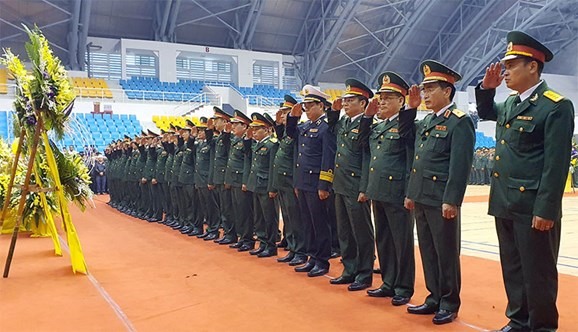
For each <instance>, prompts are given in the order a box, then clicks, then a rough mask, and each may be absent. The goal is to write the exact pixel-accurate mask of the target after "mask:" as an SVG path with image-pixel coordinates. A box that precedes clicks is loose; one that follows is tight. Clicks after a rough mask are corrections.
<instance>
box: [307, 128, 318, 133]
mask: <svg viewBox="0 0 578 332" xmlns="http://www.w3.org/2000/svg"><path fill="white" fill-rule="evenodd" d="M318 131H319V128H312V129H309V132H310V133H316V132H318Z"/></svg>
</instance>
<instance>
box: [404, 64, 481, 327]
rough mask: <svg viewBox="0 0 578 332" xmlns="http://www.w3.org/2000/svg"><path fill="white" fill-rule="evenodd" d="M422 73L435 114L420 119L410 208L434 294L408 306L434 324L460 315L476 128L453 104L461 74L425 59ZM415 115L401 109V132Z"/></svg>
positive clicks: (429, 105) (425, 96)
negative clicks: (464, 212) (464, 219)
mask: <svg viewBox="0 0 578 332" xmlns="http://www.w3.org/2000/svg"><path fill="white" fill-rule="evenodd" d="M421 71H422V73H423V74H424V81H423V82H422V88H421V92H422V93H423V99H424V101H425V105H426V107H427V108H428V109H431V110H433V112H432V113H430V114H428V115H427V116H426V117H425V119H423V120H422V121H419V122H418V123H417V128H416V129H417V131H416V142H415V157H414V159H413V167H412V170H411V174H410V178H409V185H408V190H407V200H406V202H405V206H406V208H408V209H413V208H414V206H415V219H416V225H417V235H418V240H419V248H420V254H421V258H422V264H423V270H424V276H425V282H426V287H427V289H428V291H429V292H430V294H429V295H428V296H427V298H426V300H425V303H424V304H422V305H419V306H415V307H409V308H408V312H409V313H411V314H434V313H435V316H434V318H433V323H434V324H446V323H450V322H452V321H453V320H454V319H455V318H456V317H457V315H458V311H459V309H460V304H461V302H460V287H461V273H460V206H461V204H462V201H463V198H464V194H465V191H466V186H467V182H468V176H469V173H470V169H471V167H472V158H473V154H474V143H475V129H474V123H473V121H472V120H471V119H470V117H469V115H467V114H466V113H464V112H462V111H460V110H458V109H456V105H455V104H454V103H453V102H452V100H453V97H454V95H455V91H456V89H455V87H454V84H455V82H456V81H458V80H460V79H461V76H460V75H459V74H458V73H456V72H455V71H453V70H452V69H450V68H448V67H447V66H445V65H443V64H441V63H439V62H436V61H432V60H427V61H424V62H422V64H421ZM416 89H417V87H412V88H411V89H410V90H413V91H415V90H416ZM415 93H417V92H415ZM410 94H411V92H410ZM413 106H414V105H411V104H410V107H413ZM412 113H415V112H411V111H409V110H408V111H404V112H401V113H400V127H401V132H402V135H405V130H406V128H409V126H408V121H407V120H408V119H410V121H413V120H411V119H412V117H406V116H405V115H407V114H412ZM402 115H403V116H402Z"/></svg>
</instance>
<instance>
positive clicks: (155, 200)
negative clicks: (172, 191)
mask: <svg viewBox="0 0 578 332" xmlns="http://www.w3.org/2000/svg"><path fill="white" fill-rule="evenodd" d="M150 188H151V194H150V195H151V203H152V204H151V206H152V215H153V218H156V219H162V218H163V201H164V199H165V198H164V193H163V189H162V184H161V183H158V182H157V184H152V182H151V185H150Z"/></svg>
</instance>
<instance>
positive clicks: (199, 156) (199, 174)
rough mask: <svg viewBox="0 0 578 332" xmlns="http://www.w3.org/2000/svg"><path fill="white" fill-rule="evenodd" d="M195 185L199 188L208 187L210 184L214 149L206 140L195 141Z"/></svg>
mask: <svg viewBox="0 0 578 332" xmlns="http://www.w3.org/2000/svg"><path fill="white" fill-rule="evenodd" d="M195 153H196V162H195V185H196V186H197V187H201V186H205V187H206V186H207V185H208V184H209V174H210V173H211V166H212V161H211V160H212V159H213V158H214V156H213V153H214V152H213V149H212V144H211V143H210V142H209V141H207V140H206V139H205V140H196V141H195Z"/></svg>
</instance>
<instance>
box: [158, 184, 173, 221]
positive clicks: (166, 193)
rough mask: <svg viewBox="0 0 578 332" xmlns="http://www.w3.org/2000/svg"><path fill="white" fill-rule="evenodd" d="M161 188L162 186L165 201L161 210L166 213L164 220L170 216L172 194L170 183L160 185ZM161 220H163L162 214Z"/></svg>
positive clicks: (162, 202)
mask: <svg viewBox="0 0 578 332" xmlns="http://www.w3.org/2000/svg"><path fill="white" fill-rule="evenodd" d="M159 186H160V187H159V188H160V189H161V191H162V193H163V200H162V201H161V209H162V212H163V213H165V218H164V219H166V218H167V217H168V216H169V215H170V204H171V192H170V190H169V184H168V182H163V183H159ZM161 218H163V216H162V214H161Z"/></svg>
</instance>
